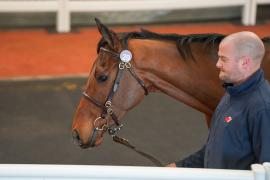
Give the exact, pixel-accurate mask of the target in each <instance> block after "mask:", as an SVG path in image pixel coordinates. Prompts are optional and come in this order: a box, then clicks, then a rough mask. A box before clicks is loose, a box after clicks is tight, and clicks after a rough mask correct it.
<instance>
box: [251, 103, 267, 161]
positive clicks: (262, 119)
mask: <svg viewBox="0 0 270 180" xmlns="http://www.w3.org/2000/svg"><path fill="white" fill-rule="evenodd" d="M249 128H250V132H251V140H252V146H253V151H254V153H255V158H256V161H257V162H258V163H264V162H270V153H269V152H270V142H269V140H270V130H269V128H270V108H268V109H263V110H261V111H259V112H257V113H256V115H255V117H254V118H253V119H252V120H251V122H250V125H249Z"/></svg>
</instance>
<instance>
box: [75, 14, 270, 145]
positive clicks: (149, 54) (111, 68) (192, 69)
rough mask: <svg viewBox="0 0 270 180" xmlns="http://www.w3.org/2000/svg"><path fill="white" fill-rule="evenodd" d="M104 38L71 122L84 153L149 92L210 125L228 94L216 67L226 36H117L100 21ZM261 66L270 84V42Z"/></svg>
mask: <svg viewBox="0 0 270 180" xmlns="http://www.w3.org/2000/svg"><path fill="white" fill-rule="evenodd" d="M95 21H96V25H97V28H98V31H99V32H100V34H101V36H102V38H101V40H100V41H99V43H98V47H97V58H96V60H95V61H94V64H93V66H92V69H91V71H90V74H89V77H88V80H87V84H86V88H85V91H84V92H83V97H82V98H81V99H80V102H79V105H78V107H77V110H76V112H75V115H74V118H73V122H72V134H73V138H74V140H75V141H76V142H77V143H78V145H79V146H80V147H81V148H89V147H95V146H98V145H100V144H102V141H103V136H104V134H105V133H106V132H109V134H111V135H113V136H114V135H115V133H116V132H117V131H118V130H120V129H121V123H120V120H121V119H122V118H123V116H124V115H125V114H126V113H127V112H128V111H129V110H130V109H132V108H134V107H135V106H136V105H138V104H139V103H140V102H141V101H142V100H143V98H144V96H145V95H147V94H148V93H154V92H161V93H165V94H167V95H169V96H171V97H172V98H175V99H177V100H179V101H181V102H183V103H185V104H186V105H188V106H190V107H192V108H195V109H196V110H198V111H200V112H202V113H204V114H205V117H206V122H207V123H208V124H209V123H210V120H211V117H212V114H213V112H214V110H215V108H216V106H217V104H218V102H219V100H220V99H221V97H222V95H223V94H224V88H223V87H222V84H223V83H222V82H221V81H220V80H219V78H218V74H219V71H218V69H217V68H216V62H217V60H218V55H217V52H218V46H219V43H220V42H221V40H222V39H223V38H224V37H225V35H222V34H189V35H178V34H158V33H154V32H150V31H147V30H144V29H142V30H141V31H140V32H125V33H116V32H114V31H112V30H110V29H109V28H108V27H107V26H106V25H104V24H102V23H101V22H100V21H99V20H98V19H95ZM262 40H263V42H264V44H265V48H266V54H265V57H264V60H263V63H262V67H263V69H264V71H265V77H266V79H268V80H270V71H267V69H269V67H270V52H269V51H270V48H269V47H270V38H267V37H265V38H263V39H262Z"/></svg>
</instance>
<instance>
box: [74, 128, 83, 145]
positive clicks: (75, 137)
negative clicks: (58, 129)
mask: <svg viewBox="0 0 270 180" xmlns="http://www.w3.org/2000/svg"><path fill="white" fill-rule="evenodd" d="M72 137H73V140H74V142H75V143H77V144H79V145H80V144H81V143H82V142H81V139H80V136H79V133H78V132H77V131H76V130H74V131H73V132H72Z"/></svg>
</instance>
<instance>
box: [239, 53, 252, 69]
mask: <svg viewBox="0 0 270 180" xmlns="http://www.w3.org/2000/svg"><path fill="white" fill-rule="evenodd" d="M240 63H241V66H242V68H243V69H245V70H248V69H249V68H250V66H251V63H252V61H251V58H250V57H249V56H242V57H241V58H240Z"/></svg>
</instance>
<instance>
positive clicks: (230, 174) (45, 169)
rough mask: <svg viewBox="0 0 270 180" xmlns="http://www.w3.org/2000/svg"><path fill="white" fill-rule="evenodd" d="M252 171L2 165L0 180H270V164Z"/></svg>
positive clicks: (0, 167) (253, 168) (0, 166)
mask: <svg viewBox="0 0 270 180" xmlns="http://www.w3.org/2000/svg"><path fill="white" fill-rule="evenodd" d="M251 167H252V170H250V171H249V170H224V169H191V168H157V167H134V166H133V167H131V166H89V165H34V164H33V165H26V164H1V165H0V180H11V179H12V180H15V179H16V180H26V179H30V180H33V179H34V180H51V179H54V180H60V179H61V180H64V179H66V180H75V179H76V180H82V179H91V180H112V179H114V180H115V179H117V180H137V179H138V180H139V179H140V180H176V179H177V180H217V179H218V180H269V178H270V176H269V175H270V164H269V163H264V165H259V164H253V165H252V166H251Z"/></svg>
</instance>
